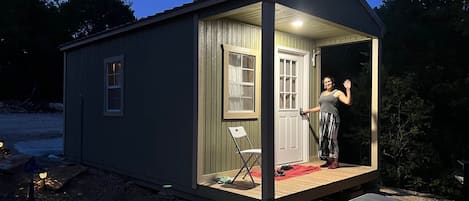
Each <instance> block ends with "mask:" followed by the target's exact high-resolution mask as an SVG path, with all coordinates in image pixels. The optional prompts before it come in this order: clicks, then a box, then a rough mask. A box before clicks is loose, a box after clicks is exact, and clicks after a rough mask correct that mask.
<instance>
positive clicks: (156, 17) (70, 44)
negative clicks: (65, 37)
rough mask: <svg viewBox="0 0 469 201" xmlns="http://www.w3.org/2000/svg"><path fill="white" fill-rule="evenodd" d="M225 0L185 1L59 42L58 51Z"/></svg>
mask: <svg viewBox="0 0 469 201" xmlns="http://www.w3.org/2000/svg"><path fill="white" fill-rule="evenodd" d="M225 1H227V0H205V1H194V2H192V3H187V4H184V5H182V6H179V7H174V8H172V9H170V10H166V11H163V12H161V13H157V14H155V15H153V16H149V17H146V18H143V19H140V20H137V21H135V22H129V23H126V24H123V25H120V26H117V27H114V28H112V29H109V30H105V31H102V32H98V33H96V34H92V35H90V36H87V37H84V38H80V39H77V40H74V41H70V42H67V43H64V44H61V45H60V46H59V49H60V51H67V50H69V49H72V48H75V47H79V46H82V45H85V44H88V43H91V42H95V41H98V40H101V39H104V38H108V37H111V36H115V35H118V34H122V33H125V32H128V31H131V30H134V29H137V28H142V27H145V26H147V25H151V24H154V23H157V22H160V21H163V20H167V19H170V18H174V17H177V16H180V15H183V14H186V13H190V12H194V11H197V10H200V9H203V8H206V7H209V6H213V5H216V4H219V3H223V2H225Z"/></svg>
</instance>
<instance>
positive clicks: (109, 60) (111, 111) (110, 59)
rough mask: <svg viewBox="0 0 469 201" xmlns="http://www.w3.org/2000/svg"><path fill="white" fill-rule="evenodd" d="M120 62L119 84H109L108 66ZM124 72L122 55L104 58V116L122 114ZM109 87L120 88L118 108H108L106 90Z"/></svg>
mask: <svg viewBox="0 0 469 201" xmlns="http://www.w3.org/2000/svg"><path fill="white" fill-rule="evenodd" d="M114 63H120V64H121V72H120V74H121V75H120V79H121V80H120V82H119V83H120V85H119V86H109V79H108V78H109V75H108V67H109V65H111V64H114ZM124 72H125V64H124V56H123V55H119V56H114V57H108V58H106V59H104V116H123V115H124V74H125V73H124ZM110 88H113V89H117V88H120V90H121V93H120V107H119V108H120V109H109V99H108V90H109V89H110Z"/></svg>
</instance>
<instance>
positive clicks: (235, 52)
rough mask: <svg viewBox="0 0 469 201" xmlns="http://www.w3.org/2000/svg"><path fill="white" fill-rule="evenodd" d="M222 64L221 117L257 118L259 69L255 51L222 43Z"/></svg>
mask: <svg viewBox="0 0 469 201" xmlns="http://www.w3.org/2000/svg"><path fill="white" fill-rule="evenodd" d="M223 66H224V69H223V72H224V75H223V76H224V77H223V80H224V82H223V85H224V86H223V89H224V97H223V107H224V108H223V118H224V119H255V118H257V117H258V114H259V101H258V100H259V90H258V88H257V87H258V84H257V83H258V81H259V79H258V75H259V72H258V71H259V70H258V62H257V54H256V52H255V51H254V50H251V49H246V48H240V47H233V46H230V45H223Z"/></svg>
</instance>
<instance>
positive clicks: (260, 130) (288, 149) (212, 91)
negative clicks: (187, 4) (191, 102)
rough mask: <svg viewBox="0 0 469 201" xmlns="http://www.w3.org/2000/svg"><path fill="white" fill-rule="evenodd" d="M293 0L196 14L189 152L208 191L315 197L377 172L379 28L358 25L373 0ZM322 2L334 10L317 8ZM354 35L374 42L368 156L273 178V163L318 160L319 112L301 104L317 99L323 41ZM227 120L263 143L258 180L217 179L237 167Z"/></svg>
mask: <svg viewBox="0 0 469 201" xmlns="http://www.w3.org/2000/svg"><path fill="white" fill-rule="evenodd" d="M292 2H293V1H274V2H270V1H262V2H259V1H239V3H238V4H236V5H231V4H230V5H229V6H226V7H219V8H217V9H213V10H212V11H211V12H210V13H208V14H205V15H200V16H199V17H200V18H198V19H197V22H198V31H199V32H198V34H197V35H198V45H199V46H198V57H197V60H198V69H197V70H198V73H199V74H198V97H197V98H198V110H197V111H198V114H197V119H198V122H197V124H198V130H197V135H196V136H195V137H196V138H197V143H195V144H194V147H196V148H195V150H194V151H195V153H196V154H197V158H196V160H194V161H193V163H194V167H196V168H195V169H194V170H193V171H194V172H196V173H197V175H196V177H195V178H193V181H195V182H196V184H195V185H193V188H194V189H197V191H199V192H200V193H201V194H203V195H204V196H207V197H209V198H211V199H214V200H272V199H275V200H314V199H317V198H320V197H323V196H327V195H330V194H333V193H335V192H339V191H342V190H345V189H348V188H351V187H354V186H358V185H361V184H364V183H367V182H369V181H372V180H374V179H376V178H377V176H378V151H377V150H378V142H377V135H378V129H377V123H378V121H377V117H378V90H379V84H378V75H379V68H378V62H379V59H378V58H379V46H380V44H379V39H378V37H379V35H375V33H373V32H370V33H368V31H369V30H367V28H365V29H361V28H362V27H361V25H362V24H369V23H370V22H373V20H369V18H370V13H368V12H369V10H367V9H369V7H366V6H367V5H363V2H361V1H353V2H352V1H350V2H348V3H346V4H350V5H347V6H346V5H343V7H348V6H350V7H352V6H353V7H354V9H351V10H357V11H359V12H358V13H360V14H356V13H357V12H350V10H347V12H350V13H348V14H343V13H340V12H338V11H337V10H335V9H336V8H337V7H336V5H339V2H332V3H331V2H329V1H321V2H315V3H312V2H311V1H294V2H296V3H292ZM316 3H317V4H316ZM342 3H343V2H340V4H342ZM233 4H235V3H233ZM313 4H314V6H313ZM365 4H366V3H365ZM310 9H311V10H310ZM316 9H317V10H316ZM326 10H330V11H332V10H334V11H335V12H324V13H323V12H318V11H326ZM370 12H371V11H370ZM344 16H346V17H345V18H344ZM336 17H337V18H336ZM363 19H364V20H363ZM356 23H357V24H356ZM347 25H350V26H347ZM355 26H356V27H355ZM351 43H368V44H369V47H370V50H369V52H370V55H371V56H370V64H371V72H370V77H371V78H372V86H371V95H370V99H371V104H370V108H371V114H370V121H371V123H370V124H371V125H370V139H371V142H370V156H369V158H370V166H360V165H352V164H341V165H342V168H339V169H335V170H329V169H322V170H320V171H317V172H313V173H310V174H307V175H304V176H299V177H295V178H290V179H286V180H282V181H275V180H274V178H272V177H273V170H272V169H273V168H272V169H271V167H273V166H274V164H277V165H278V164H297V163H302V164H308V165H313V166H319V165H320V163H322V162H321V161H316V160H317V143H318V142H317V137H318V135H317V133H316V131H317V130H318V125H319V123H318V116H317V115H311V120H310V121H309V120H308V121H307V120H306V119H305V118H303V117H301V116H300V115H299V114H300V113H299V111H300V108H311V107H314V106H316V105H317V104H318V97H319V95H320V93H321V76H322V75H321V74H322V69H323V67H322V64H321V53H320V52H321V48H324V47H328V46H337V45H343V44H351ZM260 97H262V98H260ZM232 126H243V127H244V128H245V129H246V131H247V133H248V134H249V137H250V138H251V139H252V140H253V144H254V146H255V147H256V148H261V149H262V166H263V167H262V168H263V170H264V172H266V173H268V174H263V175H262V178H263V180H261V178H255V180H256V184H257V185H256V186H255V187H254V188H250V185H251V183H250V180H246V182H243V181H236V182H235V183H234V184H217V183H216V182H215V181H214V177H216V176H234V175H235V174H236V168H237V167H240V165H241V163H240V161H239V157H238V156H237V155H236V152H234V151H233V150H235V149H234V145H233V142H232V139H231V138H230V137H229V134H228V132H227V129H228V127H232ZM309 126H311V127H312V129H311V130H314V131H312V132H310V129H309ZM259 168H260V167H259ZM233 169H235V170H233ZM272 191H273V192H272Z"/></svg>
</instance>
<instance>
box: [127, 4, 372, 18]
mask: <svg viewBox="0 0 469 201" xmlns="http://www.w3.org/2000/svg"><path fill="white" fill-rule="evenodd" d="M127 1H128V2H132V9H133V10H134V11H135V16H136V17H137V18H138V19H140V18H142V17H146V16H150V15H154V14H156V13H160V12H162V11H165V10H168V9H171V8H174V7H176V6H180V5H182V4H185V3H190V2H192V0H127ZM367 1H368V3H369V4H370V6H371V7H376V6H378V5H380V4H381V0H367Z"/></svg>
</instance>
